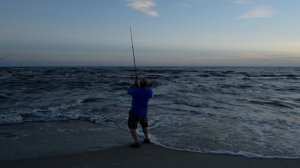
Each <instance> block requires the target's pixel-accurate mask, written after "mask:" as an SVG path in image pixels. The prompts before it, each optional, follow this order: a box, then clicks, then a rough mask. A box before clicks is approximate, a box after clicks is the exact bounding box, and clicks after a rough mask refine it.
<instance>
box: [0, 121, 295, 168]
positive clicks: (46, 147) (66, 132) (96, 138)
mask: <svg viewBox="0 0 300 168" xmlns="http://www.w3.org/2000/svg"><path fill="white" fill-rule="evenodd" d="M130 141H131V138H130V135H129V132H128V131H126V129H120V128H107V127H103V126H101V124H93V123H89V122H84V121H66V122H34V123H21V124H13V125H1V126H0V167H1V168H27V167H28V168H35V167H36V168H41V167H43V168H53V167H55V168H93V167H95V168H96V167H97V168H99V167H104V168H110V167H122V168H133V167H139V168H141V167H142V168H148V167H149V168H156V167H166V166H167V167H170V168H177V167H178V168H179V167H180V168H182V167H183V168H184V167H185V168H188V167H197V168H198V167H201V168H213V167H214V168H227V167H228V168H229V167H230V168H235V167H241V168H299V167H300V159H262V158H248V157H244V156H237V155H225V154H202V153H195V152H187V151H178V150H171V149H167V148H163V147H161V146H158V145H154V144H143V145H142V147H141V148H139V149H132V148H130V147H129V146H128V143H129V142H130ZM111 146H114V147H111Z"/></svg>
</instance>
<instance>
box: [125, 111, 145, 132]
mask: <svg viewBox="0 0 300 168" xmlns="http://www.w3.org/2000/svg"><path fill="white" fill-rule="evenodd" d="M138 122H139V123H140V124H141V127H142V128H146V127H148V120H147V116H136V115H135V114H133V113H131V112H130V111H129V117H128V127H129V128H130V129H137V123H138Z"/></svg>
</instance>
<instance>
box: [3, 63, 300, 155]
mask: <svg viewBox="0 0 300 168" xmlns="http://www.w3.org/2000/svg"><path fill="white" fill-rule="evenodd" d="M138 75H139V77H142V78H146V79H148V80H149V81H151V83H152V89H153V92H154V97H153V99H151V100H150V102H149V109H148V110H149V111H148V118H149V132H150V137H151V139H152V140H153V142H154V143H156V144H158V145H161V146H164V147H167V148H171V149H178V150H187V151H191V152H201V153H202V152H203V153H228V154H236V155H245V156H249V157H267V158H268V157H270V158H273V157H275V158H300V150H299V149H300V68H296V67H294V68H293V67H290V68H287V67H138ZM133 80H134V71H133V68H132V67H11V68H3V67H2V68H0V125H7V124H11V125H14V124H18V123H24V122H26V123H30V122H34V123H39V122H41V123H45V122H52V121H55V122H64V121H68V120H80V121H87V122H91V123H96V124H99V126H101V127H102V128H104V129H106V128H107V129H111V128H118V129H123V130H128V128H127V117H128V111H129V109H130V103H131V97H130V96H129V95H127V89H128V87H129V85H130V84H131V83H132V82H133ZM139 134H141V130H140V129H139ZM128 136H130V135H129V133H128ZM114 138H118V136H115V137H114ZM120 138H121V137H120ZM103 145H104V146H107V145H109V144H103Z"/></svg>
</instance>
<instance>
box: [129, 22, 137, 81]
mask: <svg viewBox="0 0 300 168" xmlns="http://www.w3.org/2000/svg"><path fill="white" fill-rule="evenodd" d="M130 38H131V48H132V56H133V64H134V71H135V80H136V81H138V75H137V71H136V64H135V55H134V47H133V38H132V31H131V26H130Z"/></svg>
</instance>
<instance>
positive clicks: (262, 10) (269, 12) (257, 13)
mask: <svg viewBox="0 0 300 168" xmlns="http://www.w3.org/2000/svg"><path fill="white" fill-rule="evenodd" d="M275 14H276V11H275V9H274V8H272V7H257V8H254V9H252V10H250V11H248V12H246V13H244V14H243V15H241V16H240V18H241V19H251V18H269V17H272V16H274V15H275Z"/></svg>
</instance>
